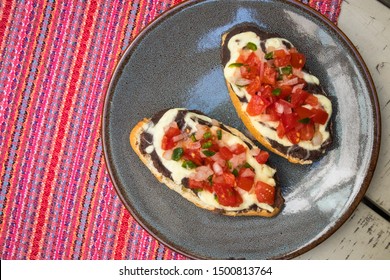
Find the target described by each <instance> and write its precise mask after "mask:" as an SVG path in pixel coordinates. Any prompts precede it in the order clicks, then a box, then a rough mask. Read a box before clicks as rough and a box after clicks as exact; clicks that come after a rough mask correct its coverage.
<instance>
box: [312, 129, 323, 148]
mask: <svg viewBox="0 0 390 280" xmlns="http://www.w3.org/2000/svg"><path fill="white" fill-rule="evenodd" d="M311 142H312V144H313V146H318V145H321V144H322V134H321V132H319V131H317V132H315V133H314V136H313V139H311Z"/></svg>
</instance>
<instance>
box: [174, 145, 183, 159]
mask: <svg viewBox="0 0 390 280" xmlns="http://www.w3.org/2000/svg"><path fill="white" fill-rule="evenodd" d="M183 152H184V150H183V148H176V149H174V150H173V153H172V159H173V160H176V161H178V160H179V159H181V157H182V155H183Z"/></svg>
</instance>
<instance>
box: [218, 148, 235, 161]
mask: <svg viewBox="0 0 390 280" xmlns="http://www.w3.org/2000/svg"><path fill="white" fill-rule="evenodd" d="M219 154H220V156H221V158H223V159H224V160H229V159H231V158H232V157H233V153H232V152H231V151H230V150H229V148H228V147H225V146H223V147H221V148H219Z"/></svg>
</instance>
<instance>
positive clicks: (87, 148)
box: [66, 6, 113, 255]
mask: <svg viewBox="0 0 390 280" xmlns="http://www.w3.org/2000/svg"><path fill="white" fill-rule="evenodd" d="M107 8H108V9H109V10H108V11H107V13H108V14H113V13H112V12H111V10H110V9H111V8H113V7H112V6H109V7H107ZM97 26H99V25H97ZM107 29H108V30H112V26H109V27H108V28H106V27H105V30H107ZM100 52H101V53H105V50H104V47H103V50H102V51H100ZM87 61H88V60H87ZM98 64H100V61H99V63H98ZM86 68H87V69H91V70H90V71H91V74H93V73H99V72H100V71H98V69H99V68H98V67H97V68H96V69H95V68H94V66H92V65H91V66H90V67H86ZM95 77H96V78H95V81H94V82H92V83H91V85H92V86H93V88H92V89H88V91H87V90H85V91H86V92H95V89H96V87H97V85H98V84H99V83H98V80H99V76H95ZM91 85H89V86H91ZM79 91H81V92H82V91H83V89H82V88H80V89H79ZM85 96H86V95H85ZM91 102H93V104H91ZM97 102H98V100H97V99H90V100H89V104H88V105H87V106H85V109H87V110H86V114H85V115H84V116H83V117H82V119H86V120H87V121H88V122H87V123H88V125H84V127H85V128H86V127H88V126H89V125H91V124H93V123H94V122H95V121H96V120H98V116H97V115H96V112H97V110H96V108H97V107H98V105H97ZM85 109H84V110H85ZM98 133H99V130H92V132H91V131H89V130H86V129H84V130H83V131H82V132H81V139H85V142H84V143H83V145H82V146H79V149H78V151H77V154H76V156H75V158H76V159H78V160H79V161H80V164H83V163H85V159H84V158H85V156H84V154H81V153H85V154H86V155H89V154H91V153H92V150H91V149H92V148H95V147H94V145H91V144H90V142H89V141H94V139H96V138H97V134H98ZM76 164H77V162H76ZM87 176H89V174H88V173H87V172H84V173H83V174H81V177H80V182H86V181H87ZM81 191H82V189H81V188H80V189H79V193H78V194H77V196H78V197H80V196H81ZM80 207H82V205H81V202H80V203H77V204H75V208H74V212H75V213H79V211H80ZM80 214H81V213H80ZM78 217H79V216H74V218H73V220H72V221H71V223H70V224H71V226H72V227H74V226H75V225H76V223H77V221H78V219H77V218H78ZM79 236H80V237H81V238H82V234H79ZM73 237H74V235H72V236H71V239H70V240H69V241H70V242H71V243H72V244H73V243H74V241H73ZM70 249H71V248H70V246H69V247H68V248H67V253H66V254H67V255H69V252H70Z"/></svg>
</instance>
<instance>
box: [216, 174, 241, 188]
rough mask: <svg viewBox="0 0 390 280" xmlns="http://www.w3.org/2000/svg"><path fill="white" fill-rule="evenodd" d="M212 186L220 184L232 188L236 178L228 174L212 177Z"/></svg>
mask: <svg viewBox="0 0 390 280" xmlns="http://www.w3.org/2000/svg"><path fill="white" fill-rule="evenodd" d="M212 181H213V184H220V185H223V186H224V187H226V188H233V187H234V185H235V183H236V177H234V175H233V174H232V173H230V172H223V173H222V174H220V175H217V174H214V175H213V179H212Z"/></svg>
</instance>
